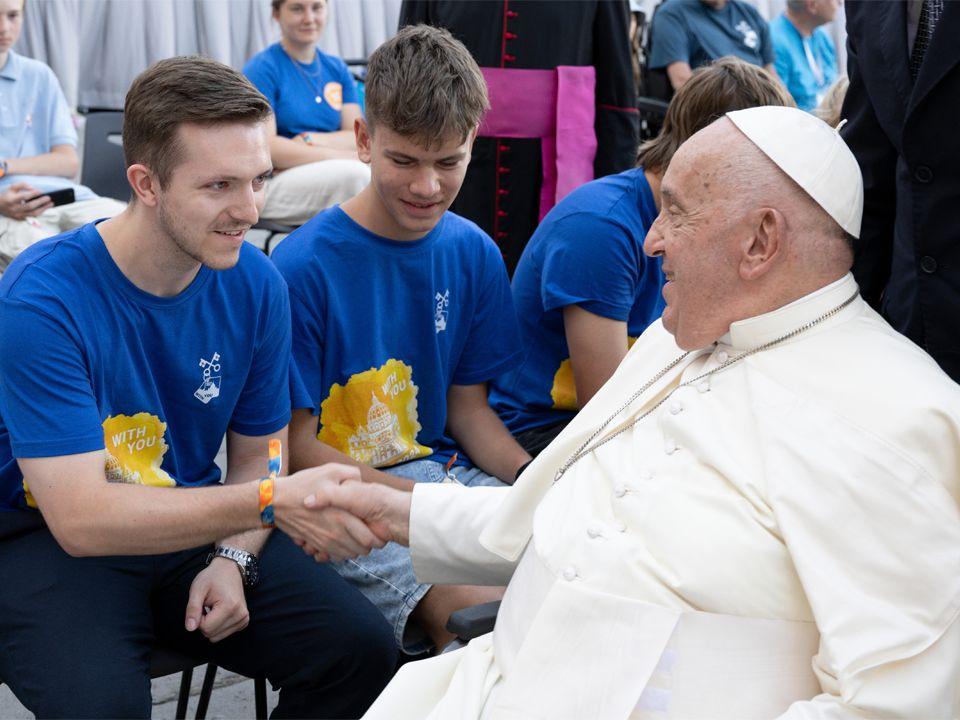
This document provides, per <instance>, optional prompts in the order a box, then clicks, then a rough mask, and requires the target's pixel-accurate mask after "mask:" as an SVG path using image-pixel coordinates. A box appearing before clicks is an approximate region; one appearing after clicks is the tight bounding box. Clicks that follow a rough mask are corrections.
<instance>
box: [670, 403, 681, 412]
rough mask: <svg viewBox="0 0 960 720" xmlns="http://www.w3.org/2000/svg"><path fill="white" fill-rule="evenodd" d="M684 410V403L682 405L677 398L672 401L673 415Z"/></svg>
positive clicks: (671, 410)
mask: <svg viewBox="0 0 960 720" xmlns="http://www.w3.org/2000/svg"><path fill="white" fill-rule="evenodd" d="M682 412H683V405H681V404H680V403H678V402H677V401H676V400H674V401H673V402H672V403H670V414H671V415H679V414H680V413H682Z"/></svg>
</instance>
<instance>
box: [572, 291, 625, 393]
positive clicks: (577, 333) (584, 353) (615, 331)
mask: <svg viewBox="0 0 960 720" xmlns="http://www.w3.org/2000/svg"><path fill="white" fill-rule="evenodd" d="M563 329H564V333H565V334H566V336H567V347H568V348H569V349H570V365H571V366H572V367H573V380H574V383H575V385H576V387H577V404H578V405H579V406H580V407H583V406H584V405H586V404H587V403H588V402H590V399H591V398H592V397H593V396H594V395H595V394H596V392H597V390H599V389H600V388H601V387H603V385H604V383H606V382H607V380H609V379H610V376H611V375H613V373H614V371H615V370H616V369H617V366H618V365H619V364H620V362H621V361H622V360H623V358H624V357H625V356H626V354H627V324H626V323H625V322H623V321H622V320H611V319H609V318H605V317H601V316H599V315H595V314H594V313H592V312H590V311H588V310H584V309H583V308H582V307H580V306H579V305H568V306H567V307H565V308H564V309H563Z"/></svg>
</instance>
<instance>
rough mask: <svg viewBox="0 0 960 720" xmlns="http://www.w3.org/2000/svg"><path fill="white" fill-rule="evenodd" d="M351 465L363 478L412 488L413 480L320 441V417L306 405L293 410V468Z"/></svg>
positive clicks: (398, 487)
mask: <svg viewBox="0 0 960 720" xmlns="http://www.w3.org/2000/svg"><path fill="white" fill-rule="evenodd" d="M330 462H335V463H341V464H343V465H352V466H354V467H356V468H358V469H359V470H360V477H361V479H362V480H363V481H364V482H371V483H380V484H382V485H389V486H390V487H393V488H396V489H398V490H413V485H414V483H413V481H412V480H407V479H405V478H400V477H396V476H394V475H390V474H389V473H385V472H382V471H380V470H377V469H376V468H373V467H370V466H369V465H362V464H361V463H358V462H357V461H356V460H354V459H353V458H352V457H349V456H348V455H344V454H343V453H342V452H340V451H339V450H335V449H334V448H332V447H330V446H329V445H327V444H326V443H325V442H321V441H320V440H319V439H318V438H317V417H316V415H314V414H313V413H311V412H310V411H309V410H307V409H299V410H294V411H293V418H292V419H291V420H290V468H291V470H303V469H305V468H311V467H317V466H318V465H323V464H324V463H330Z"/></svg>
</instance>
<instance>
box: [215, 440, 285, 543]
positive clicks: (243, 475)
mask: <svg viewBox="0 0 960 720" xmlns="http://www.w3.org/2000/svg"><path fill="white" fill-rule="evenodd" d="M272 438H276V439H277V440H279V441H280V444H281V447H287V428H283V430H280V431H279V432H276V433H273V434H272V435H264V436H262V437H249V436H247V435H241V434H240V433H236V432H233V431H232V430H228V431H227V477H226V480H225V481H224V484H226V485H239V484H241V483H248V482H251V481H253V480H259V479H260V478H262V477H265V476H266V475H267V457H268V446H269V443H270V440H271V439H272ZM269 535H270V530H265V529H262V528H258V529H256V530H249V531H247V532H245V533H241V534H239V535H231V536H229V537H225V538H223V539H222V540H221V541H220V543H219V544H221V545H229V546H230V547H235V548H239V549H241V550H246V551H247V552H249V553H253V554H254V555H259V554H260V550H261V549H262V548H263V544H264V543H265V542H266V541H267V537H268V536H269Z"/></svg>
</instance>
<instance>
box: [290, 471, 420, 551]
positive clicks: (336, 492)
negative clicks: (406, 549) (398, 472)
mask: <svg viewBox="0 0 960 720" xmlns="http://www.w3.org/2000/svg"><path fill="white" fill-rule="evenodd" d="M411 498H412V494H411V493H409V492H403V491H401V490H395V489H394V488H391V487H387V486H386V485H379V484H377V483H367V482H363V481H361V479H360V470H359V469H358V468H355V467H351V466H349V465H339V464H337V463H328V464H326V465H321V466H319V467H314V468H308V469H306V470H301V471H299V472H296V473H293V474H292V475H288V476H286V477H281V478H278V479H277V482H276V487H275V490H274V496H273V507H274V517H275V520H276V524H277V527H278V528H280V529H281V530H283V532H285V533H286V534H287V535H289V536H290V538H291V539H293V541H294V542H295V543H296V544H297V545H299V546H300V547H301V548H303V551H304V552H305V553H307V554H308V555H311V556H312V557H313V558H314V559H315V560H316V561H317V562H329V561H340V560H346V559H348V558H355V557H360V556H361V555H366V554H367V553H369V552H370V551H371V550H373V549H374V548H381V547H383V546H384V545H386V544H387V543H388V542H390V541H393V542H397V543H400V544H402V545H408V544H409V542H410V501H411Z"/></svg>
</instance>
